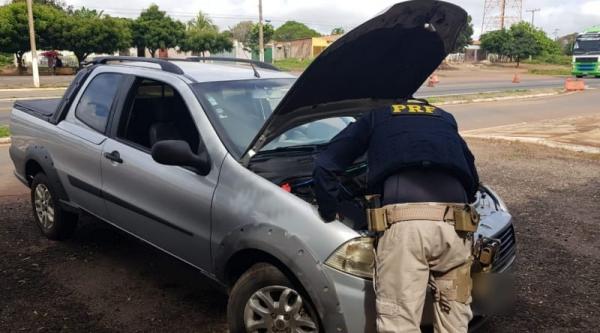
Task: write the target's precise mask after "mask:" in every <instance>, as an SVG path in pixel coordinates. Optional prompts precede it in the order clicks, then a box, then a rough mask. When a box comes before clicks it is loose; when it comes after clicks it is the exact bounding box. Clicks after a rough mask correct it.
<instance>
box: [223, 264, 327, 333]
mask: <svg viewBox="0 0 600 333" xmlns="http://www.w3.org/2000/svg"><path fill="white" fill-rule="evenodd" d="M227 321H228V324H229V330H230V331H231V332H232V333H245V332H252V333H254V332H257V333H258V332H260V333H262V332H289V333H304V332H306V333H311V332H319V320H318V317H317V314H316V311H315V310H314V307H313V306H312V304H310V302H309V300H308V297H306V296H305V295H304V294H303V293H302V292H301V290H300V288H297V287H296V286H294V285H293V284H292V283H291V282H290V280H289V279H288V278H287V277H286V276H285V275H284V274H283V273H282V272H281V271H280V270H279V269H277V268H276V267H275V266H273V265H271V264H266V263H260V264H256V265H254V266H252V267H251V268H250V269H249V270H248V271H246V273H244V274H243V275H242V277H240V278H239V279H238V281H237V282H236V283H235V286H234V287H233V289H232V291H231V294H230V296H229V303H228V304H227Z"/></svg>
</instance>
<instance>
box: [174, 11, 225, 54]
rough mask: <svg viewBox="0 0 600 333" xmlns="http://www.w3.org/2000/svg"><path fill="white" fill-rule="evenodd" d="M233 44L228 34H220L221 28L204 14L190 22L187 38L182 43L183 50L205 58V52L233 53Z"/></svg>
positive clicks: (186, 32)
mask: <svg viewBox="0 0 600 333" xmlns="http://www.w3.org/2000/svg"><path fill="white" fill-rule="evenodd" d="M232 48H233V43H232V42H231V39H230V38H229V36H228V34H224V33H220V32H219V28H218V27H217V26H216V25H215V24H213V23H212V20H211V19H210V18H209V17H208V16H206V15H205V14H203V13H202V12H199V13H198V16H197V17H196V18H195V19H194V20H191V21H190V22H188V26H187V29H186V31H185V38H184V39H183V41H182V43H181V49H182V50H184V51H191V52H193V53H196V54H200V55H202V56H204V52H206V51H208V52H210V53H218V52H222V51H231V49H232Z"/></svg>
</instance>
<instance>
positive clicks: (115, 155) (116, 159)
mask: <svg viewBox="0 0 600 333" xmlns="http://www.w3.org/2000/svg"><path fill="white" fill-rule="evenodd" d="M104 157H105V158H107V159H109V160H111V161H113V162H116V163H123V160H122V159H121V154H119V152H118V151H116V150H114V151H113V152H112V153H104Z"/></svg>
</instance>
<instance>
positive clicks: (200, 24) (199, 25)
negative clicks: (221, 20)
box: [188, 11, 219, 31]
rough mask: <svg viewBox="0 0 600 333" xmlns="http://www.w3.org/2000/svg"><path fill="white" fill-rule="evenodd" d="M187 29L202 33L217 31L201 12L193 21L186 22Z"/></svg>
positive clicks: (215, 26) (208, 18)
mask: <svg viewBox="0 0 600 333" xmlns="http://www.w3.org/2000/svg"><path fill="white" fill-rule="evenodd" d="M188 28H190V29H193V30H202V31H219V27H217V25H216V24H214V23H213V21H212V20H211V19H210V17H208V15H206V14H204V13H203V12H202V11H200V12H198V15H196V18H195V19H193V20H190V21H189V22H188Z"/></svg>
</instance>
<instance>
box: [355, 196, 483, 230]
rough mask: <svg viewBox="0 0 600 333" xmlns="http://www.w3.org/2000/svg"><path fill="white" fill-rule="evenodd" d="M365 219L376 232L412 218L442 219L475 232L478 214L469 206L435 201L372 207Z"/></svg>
mask: <svg viewBox="0 0 600 333" xmlns="http://www.w3.org/2000/svg"><path fill="white" fill-rule="evenodd" d="M367 219H368V222H369V230H371V231H376V232H380V231H385V230H387V229H388V228H389V227H390V226H391V225H392V224H394V223H399V222H406V221H414V220H430V221H444V222H446V223H449V224H451V225H453V226H454V228H455V229H456V231H463V232H475V231H476V230H477V226H478V224H479V214H477V211H476V210H475V209H474V208H472V207H471V206H469V205H466V204H447V203H436V202H431V203H407V204H395V205H387V206H384V207H382V208H372V209H368V210H367Z"/></svg>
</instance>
